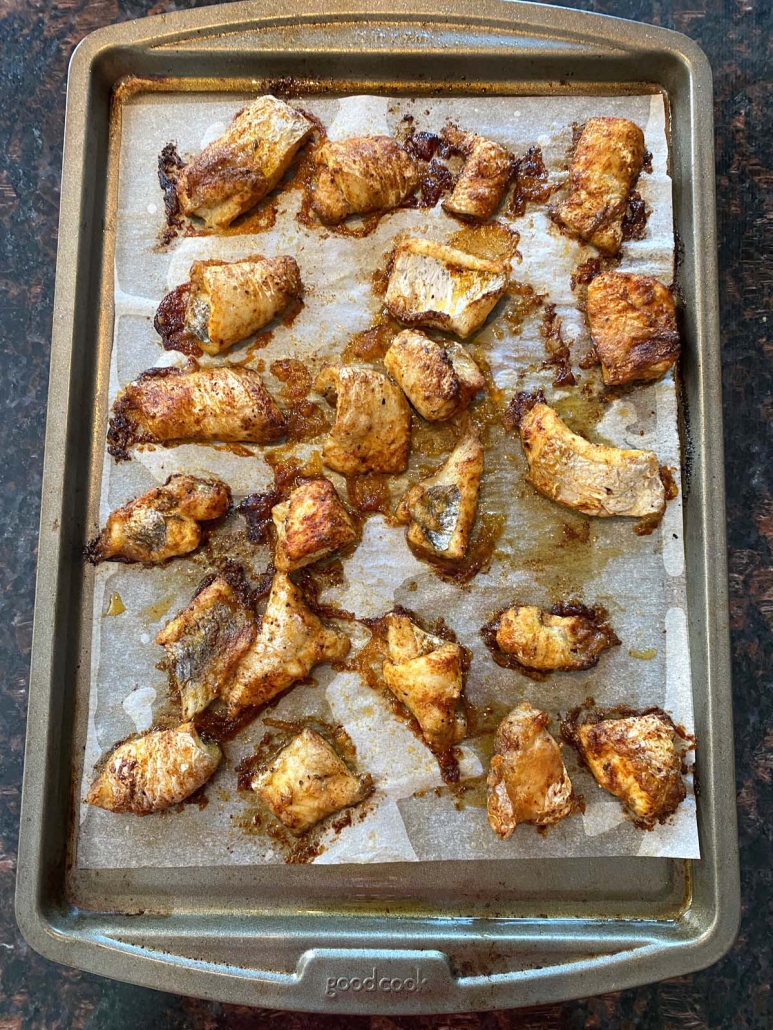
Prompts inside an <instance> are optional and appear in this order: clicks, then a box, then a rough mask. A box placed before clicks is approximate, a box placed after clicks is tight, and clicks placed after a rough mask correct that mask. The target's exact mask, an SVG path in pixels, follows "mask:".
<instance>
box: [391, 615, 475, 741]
mask: <svg viewBox="0 0 773 1030" xmlns="http://www.w3.org/2000/svg"><path fill="white" fill-rule="evenodd" d="M386 624H387V647H388V658H387V660H386V661H385V662H384V666H383V672H384V682H385V683H386V685H387V686H388V687H389V689H390V690H391V691H392V693H393V694H394V695H395V697H396V698H397V699H398V700H399V701H402V703H403V704H404V705H405V707H406V708H407V709H408V710H409V711H410V713H411V714H412V715H413V716H414V718H415V719H416V721H417V722H418V724H419V726H420V728H421V732H422V736H423V737H424V739H425V740H426V742H427V743H428V744H429V746H430V747H431V748H432V750H433V751H437V752H443V751H448V749H449V748H451V747H452V746H453V745H454V744H455V743H456V742H457V741H459V740H461V739H462V738H463V737H464V736H465V734H466V733H467V719H466V716H465V714H464V708H463V707H462V705H461V697H462V690H463V687H464V655H463V652H462V649H461V647H460V646H459V644H455V643H452V642H451V641H449V640H443V639H442V638H441V637H436V636H433V635H432V634H431V633H425V632H424V630H422V629H420V628H419V627H418V626H417V625H416V624H415V623H414V622H412V620H411V619H410V618H408V616H407V615H402V614H401V613H399V612H390V613H389V614H388V615H387V616H386Z"/></svg>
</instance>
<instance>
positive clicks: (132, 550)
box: [86, 474, 231, 565]
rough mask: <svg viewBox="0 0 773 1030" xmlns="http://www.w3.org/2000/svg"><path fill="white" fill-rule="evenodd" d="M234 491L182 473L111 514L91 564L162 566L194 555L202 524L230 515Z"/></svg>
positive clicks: (92, 549) (89, 552)
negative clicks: (111, 562)
mask: <svg viewBox="0 0 773 1030" xmlns="http://www.w3.org/2000/svg"><path fill="white" fill-rule="evenodd" d="M230 504H231V490H230V488H229V486H228V484H227V483H224V482H223V481H222V480H220V479H201V478H199V477H198V476H189V475H184V474H178V475H174V476H170V477H169V479H167V481H166V482H165V483H164V485H163V486H158V487H155V488H154V489H153V490H148V491H147V492H146V493H144V494H141V495H140V496H139V497H135V499H134V500H133V501H129V503H128V504H124V505H123V506H122V507H121V508H117V509H116V510H115V511H113V512H111V513H110V515H108V518H107V525H106V526H105V528H104V529H103V530H102V532H101V533H100V534H99V536H98V537H96V539H94V540H92V541H91V543H90V544H89V545H88V547H87V548H86V558H87V559H88V561H90V562H91V563H92V564H93V565H98V564H99V563H100V562H103V561H122V562H146V563H153V562H163V561H166V560H167V559H168V558H177V557H179V556H180V555H183V554H190V552H191V551H195V550H196V548H197V547H198V546H199V544H200V542H201V535H202V530H201V525H200V523H202V522H209V521H212V520H213V519H218V518H220V517H221V516H222V515H225V513H226V512H227V511H228V508H229V507H230Z"/></svg>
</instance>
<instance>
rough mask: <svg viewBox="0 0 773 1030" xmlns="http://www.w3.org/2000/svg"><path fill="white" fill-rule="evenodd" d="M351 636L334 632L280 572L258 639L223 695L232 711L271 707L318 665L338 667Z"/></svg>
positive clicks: (291, 582) (273, 586)
mask: <svg viewBox="0 0 773 1030" xmlns="http://www.w3.org/2000/svg"><path fill="white" fill-rule="evenodd" d="M350 647H351V642H350V640H349V638H348V637H347V636H346V634H345V633H340V632H339V631H338V630H336V629H328V628H327V627H326V626H325V625H324V624H323V623H322V621H321V620H320V619H319V618H317V616H316V615H315V614H314V612H313V611H312V610H311V609H310V608H309V607H308V605H307V604H306V602H305V601H304V599H303V594H302V593H301V591H300V590H299V589H298V587H297V586H296V585H295V584H294V583H293V581H292V580H291V579H290V577H289V576H288V575H287V574H286V573H284V572H277V573H276V575H275V576H274V580H273V582H272V584H271V592H270V594H269V595H268V605H267V606H266V611H265V614H264V615H263V618H262V620H261V623H260V629H259V632H258V636H257V638H256V640H255V642H254V644H253V645H252V647H251V648H250V649H249V651H248V652H247V653H246V654H245V655H244V657H243V658H242V660H241V662H240V663H239V666H238V667H237V669H236V672H235V673H234V676H233V678H232V680H231V681H230V683H229V684H228V685H227V687H226V688H225V690H224V692H223V698H224V700H225V702H226V704H227V705H228V708H229V711H231V712H237V711H239V710H240V709H242V708H248V707H251V706H255V705H262V704H265V702H266V701H270V700H271V698H272V697H275V696H276V695H277V694H280V693H281V692H282V691H283V690H286V689H287V688H288V687H289V686H291V685H292V684H293V683H296V682H297V681H298V680H302V679H305V678H306V676H308V675H309V673H310V672H311V670H312V669H313V668H314V666H315V665H319V664H320V663H321V662H334V661H336V660H337V659H339V658H343V657H344V655H346V654H347V653H348V651H349V648H350Z"/></svg>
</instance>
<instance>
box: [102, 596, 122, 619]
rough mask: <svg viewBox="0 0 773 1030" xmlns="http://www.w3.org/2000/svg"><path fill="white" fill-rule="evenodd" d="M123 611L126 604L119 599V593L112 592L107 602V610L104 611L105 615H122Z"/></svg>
mask: <svg viewBox="0 0 773 1030" xmlns="http://www.w3.org/2000/svg"><path fill="white" fill-rule="evenodd" d="M125 611H126V605H125V604H124V603H123V601H122V600H121V595H120V594H118V593H112V594H111V595H110V601H109V602H108V605H107V611H106V612H105V615H109V616H115V615H123V613H124V612H125Z"/></svg>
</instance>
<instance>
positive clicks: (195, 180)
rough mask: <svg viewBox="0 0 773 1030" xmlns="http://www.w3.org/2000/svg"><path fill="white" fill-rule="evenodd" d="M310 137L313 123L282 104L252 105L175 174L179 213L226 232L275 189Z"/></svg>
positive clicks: (272, 100) (264, 100)
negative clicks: (199, 219)
mask: <svg viewBox="0 0 773 1030" xmlns="http://www.w3.org/2000/svg"><path fill="white" fill-rule="evenodd" d="M313 131H314V125H313V123H312V122H311V121H310V120H309V119H308V118H306V117H305V115H303V114H301V113H300V111H296V110H295V109H294V108H293V107H291V106H290V105H289V104H286V103H284V101H282V100H277V98H276V97H272V96H264V97H258V98H257V99H256V100H253V102H252V103H251V104H249V105H248V106H247V107H245V108H243V109H242V110H241V111H240V112H239V113H238V114H237V115H236V117H235V118H234V120H233V121H232V122H231V124H230V126H229V127H228V129H226V131H225V132H224V133H223V135H222V136H220V137H218V139H216V140H215V141H214V142H213V143H210V144H209V146H207V147H205V148H204V150H202V152H201V153H200V154H199V156H198V157H197V158H194V160H193V161H191V163H190V164H188V165H186V166H185V167H184V168H183V170H182V171H181V172H180V175H179V177H178V181H177V196H178V199H179V202H180V208H181V210H182V212H183V213H184V214H186V215H196V216H197V217H198V218H203V220H204V222H205V224H206V226H207V227H208V228H210V229H224V228H227V227H228V226H229V225H230V224H231V222H233V220H234V219H235V218H238V216H239V215H241V214H244V212H245V211H249V209H250V208H251V207H254V206H255V204H257V203H258V201H259V200H262V199H263V198H264V197H265V196H267V195H268V194H269V193H270V192H271V191H272V190H273V189H274V187H275V186H276V185H277V183H278V182H279V180H280V179H281V178H282V176H283V175H284V173H285V172H286V171H287V169H288V168H289V167H290V164H291V163H292V160H293V158H294V157H295V155H296V153H297V152H298V150H299V149H300V147H301V146H302V145H303V144H304V143H305V142H306V140H307V139H308V138H309V136H310V135H311V134H312V132H313Z"/></svg>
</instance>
